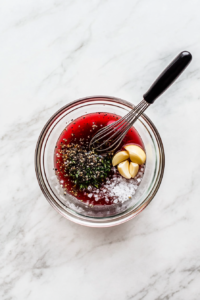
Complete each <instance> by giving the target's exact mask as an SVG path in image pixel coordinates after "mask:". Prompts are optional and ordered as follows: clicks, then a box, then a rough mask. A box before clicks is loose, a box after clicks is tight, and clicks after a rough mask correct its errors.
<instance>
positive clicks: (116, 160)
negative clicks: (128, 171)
mask: <svg viewBox="0 0 200 300" xmlns="http://www.w3.org/2000/svg"><path fill="white" fill-rule="evenodd" d="M127 158H129V154H128V152H127V151H120V152H118V153H116V154H115V155H114V156H113V159H112V164H113V166H116V165H118V164H119V163H121V162H122V161H124V160H126V159H127Z"/></svg>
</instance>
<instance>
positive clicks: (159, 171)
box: [35, 96, 165, 227]
mask: <svg viewBox="0 0 200 300" xmlns="http://www.w3.org/2000/svg"><path fill="white" fill-rule="evenodd" d="M133 107H134V105H132V104H131V103H129V102H127V101H125V100H122V99H118V98H114V97H107V96H93V97H87V98H83V99H79V100H76V101H73V102H71V103H69V104H67V105H66V106H64V107H62V108H61V109H60V110H59V111H57V112H56V113H55V114H54V115H53V116H52V117H51V118H50V119H49V121H48V122H47V123H46V125H45V126H44V128H43V130H42V132H41V134H40V136H39V139H38V142H37V145H36V150H35V171H36V175H37V179H38V183H39V185H40V188H41V190H42V192H43V194H44V196H45V197H46V199H47V200H48V201H49V203H50V204H51V205H52V206H53V208H54V209H55V210H56V211H58V212H59V213H60V214H61V215H62V216H64V217H65V218H67V219H69V220H71V221H73V222H75V223H78V224H81V225H85V226H90V227H109V226H115V225H119V224H121V223H124V222H126V221H128V220H130V219H132V218H133V217H135V216H136V215H137V214H139V213H140V212H141V211H142V210H143V209H144V208H145V207H146V206H147V205H148V204H149V203H150V202H151V200H152V199H153V197H154V196H155V194H156V192H157V191H158V189H159V186H160V184H161V181H162V177H163V173H164V166H165V155H164V148H163V144H162V140H161V138H160V135H159V133H158V131H157V129H156V127H155V125H154V124H153V123H152V121H151V120H150V119H149V118H148V117H147V116H146V115H145V114H143V115H142V116H141V117H140V118H139V119H138V120H137V122H136V123H135V124H134V127H135V128H136V130H137V131H138V133H139V134H140V136H141V138H142V140H143V143H144V146H145V150H146V157H147V160H146V167H145V173H144V176H143V179H142V182H141V184H140V185H139V187H138V189H137V192H136V194H135V195H134V197H133V199H131V200H127V201H125V202H124V203H123V204H112V205H109V206H94V207H90V206H88V205H86V204H85V203H83V202H81V201H80V200H77V199H76V198H75V197H73V196H71V195H69V194H67V195H64V193H63V189H62V188H61V186H60V184H59V182H58V179H57V177H56V175H55V171H54V150H55V145H56V142H57V139H58V137H59V135H60V134H61V132H62V131H63V129H64V128H65V127H66V125H67V124H69V123H70V122H71V120H72V119H76V118H78V117H80V116H82V115H85V114H89V113H92V112H111V113H114V114H117V115H120V116H124V115H125V114H127V113H128V112H129V111H130V110H131V109H132V108H133Z"/></svg>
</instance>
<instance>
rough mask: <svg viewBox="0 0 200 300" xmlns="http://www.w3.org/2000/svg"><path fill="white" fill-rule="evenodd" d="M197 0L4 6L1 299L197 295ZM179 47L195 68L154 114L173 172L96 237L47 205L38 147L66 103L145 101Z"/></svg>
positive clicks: (0, 28) (14, 0) (13, 2)
mask: <svg viewBox="0 0 200 300" xmlns="http://www.w3.org/2000/svg"><path fill="white" fill-rule="evenodd" d="M199 10H200V2H199V1H198V0H190V1H187V0H185V1H183V0H177V1H174V0H169V1H159V0H151V1H148V0H144V1H138V0H124V1H122V0H117V1H116V0H107V1H105V0H84V1H83V0H74V1H73V0H49V1H47V0H44V1H41V0H30V1H25V0H8V1H3V2H2V3H1V10H0V101H1V110H0V125H1V126H0V137H1V141H0V164H1V169H0V186H1V194H0V228H1V230H0V299H1V300H18V299H19V300H23V299H26V300H35V299H37V300H40V299H42V300H43V299H48V300H51V299H59V300H64V299H70V300H77V299H89V300H102V299H104V300H112V299H115V300H130V299H131V300H141V299H142V300H167V299H170V300H175V299H176V300H177V299H181V300H188V299H189V300H196V299H200V285H199V281H200V230H199V228H200V213H199V211H200V196H199V195H200V184H199V180H200V159H199V148H200V139H199V130H200V129H199V128H200V117H199V113H200V99H199V98H200V72H199V71H200V51H199V49H200V36H199V29H200V18H199ZM182 50H188V51H191V53H192V55H193V61H192V63H191V65H190V66H189V67H188V68H187V70H186V71H185V72H184V74H182V75H181V77H180V78H179V79H178V80H177V81H176V83H175V84H174V85H173V86H172V87H171V88H170V89H169V90H168V91H167V92H166V93H165V94H164V95H163V96H162V97H161V98H160V99H159V100H158V101H157V102H156V103H155V104H154V105H153V106H151V107H150V108H149V109H148V111H147V115H148V116H149V117H150V118H151V119H152V120H153V122H154V123H155V125H156V126H157V128H158V130H159V132H160V134H161V137H162V139H163V143H164V147H165V154H166V169H165V174H164V179H163V182H162V185H161V187H160V189H159V191H158V193H157V195H156V197H155V198H154V200H153V201H152V203H151V204H150V205H149V206H148V207H147V208H146V209H145V210H144V211H143V212H142V213H141V214H140V215H138V216H137V217H136V218H135V219H133V220H131V221H130V222H128V223H125V224H123V225H121V226H117V227H114V228H104V229H95V228H87V227H81V226H79V225H76V224H74V223H72V222H70V221H68V220H66V219H64V218H63V217H61V216H60V215H59V214H58V213H57V212H56V211H54V210H53V209H52V207H51V206H50V205H49V204H48V202H47V201H46V200H45V198H44V196H43V194H42V193H41V191H40V188H39V186H38V183H37V180H36V176H35V170H34V150H35V145H36V141H37V138H38V136H39V133H40V131H41V129H42V127H43V126H44V124H45V123H46V121H47V120H48V119H49V117H50V116H51V115H52V114H53V113H54V112H55V111H56V110H58V109H59V108H60V107H62V106H63V105H65V104H66V103H68V102H70V101H72V100H75V99H77V98H80V97H85V96H90V95H111V96H116V97H119V98H123V99H126V100H128V101H130V102H133V103H135V104H136V103H138V102H139V101H140V100H141V99H142V95H143V94H144V93H145V92H146V90H147V89H148V88H149V86H150V85H151V83H152V82H153V80H154V79H155V78H156V77H157V76H158V75H159V73H160V72H161V71H162V70H163V69H164V68H165V67H166V65H167V64H168V63H169V62H170V61H171V60H172V59H173V58H174V57H175V56H176V55H177V54H178V53H179V52H180V51H182Z"/></svg>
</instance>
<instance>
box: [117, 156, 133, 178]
mask: <svg viewBox="0 0 200 300" xmlns="http://www.w3.org/2000/svg"><path fill="white" fill-rule="evenodd" d="M117 168H118V171H119V173H120V174H121V175H122V176H123V177H124V178H127V179H130V178H131V175H130V173H129V161H128V160H125V161H123V162H121V163H120V164H119V165H118V166H117Z"/></svg>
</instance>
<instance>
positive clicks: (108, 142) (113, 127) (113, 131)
mask: <svg viewBox="0 0 200 300" xmlns="http://www.w3.org/2000/svg"><path fill="white" fill-rule="evenodd" d="M191 60H192V55H191V53H189V52H188V51H182V52H181V53H180V54H179V55H178V56H177V57H176V58H175V59H174V60H173V61H172V62H171V63H170V64H169V65H168V66H167V68H166V69H165V70H164V71H163V72H162V73H161V74H160V76H159V77H158V78H157V79H156V81H155V82H154V83H153V84H152V86H151V87H150V89H149V90H148V91H147V92H146V93H145V94H144V95H143V98H144V99H143V100H142V101H141V102H140V103H139V104H138V105H137V106H135V107H134V108H133V109H132V110H131V111H130V112H129V113H128V114H126V115H125V116H124V117H122V118H120V119H119V120H117V121H116V122H113V123H112V124H110V125H107V126H105V127H104V128H102V129H100V130H99V131H97V133H96V134H95V135H94V137H93V138H92V139H91V141H90V145H89V147H90V149H94V150H96V151H97V152H113V151H115V150H116V149H117V148H118V147H119V146H120V144H121V142H122V140H123V139H124V137H125V135H126V133H127V132H128V130H129V129H130V128H131V127H132V126H133V124H134V123H135V121H136V120H137V119H138V118H139V117H140V116H141V115H142V114H143V112H144V111H145V110H146V109H147V108H148V107H149V105H151V104H152V103H154V101H155V100H156V99H157V98H158V97H159V96H160V95H161V94H162V93H163V92H164V91H165V90H166V89H167V88H168V87H169V86H170V85H171V84H172V83H173V82H174V81H175V80H176V79H177V78H178V76H179V75H180V74H181V73H182V72H183V70H184V69H185V68H186V67H187V66H188V64H189V63H190V61H191Z"/></svg>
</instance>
